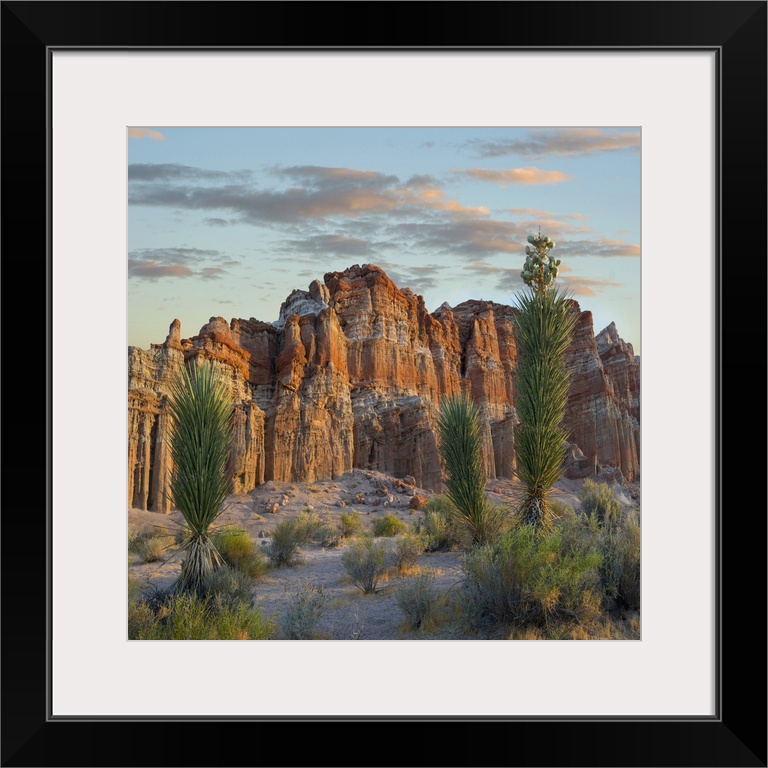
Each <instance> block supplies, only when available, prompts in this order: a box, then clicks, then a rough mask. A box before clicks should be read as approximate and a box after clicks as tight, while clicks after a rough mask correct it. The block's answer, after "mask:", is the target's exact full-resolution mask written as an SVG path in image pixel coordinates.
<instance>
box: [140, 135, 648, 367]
mask: <svg viewBox="0 0 768 768" xmlns="http://www.w3.org/2000/svg"><path fill="white" fill-rule="evenodd" d="M539 228H541V232H542V233H543V234H546V235H549V236H550V237H551V238H552V239H553V240H555V241H556V243H557V247H556V248H555V251H554V255H555V256H556V257H557V258H559V259H561V261H562V264H561V267H560V276H559V279H558V282H559V283H560V285H561V286H562V287H564V288H566V289H568V290H569V291H570V292H571V293H572V295H573V297H574V298H575V299H576V300H577V301H578V302H579V304H580V305H581V308H582V309H588V310H590V311H591V312H592V313H593V315H594V324H595V332H598V331H600V330H601V329H602V328H604V327H605V326H607V325H608V324H609V323H610V322H612V321H613V322H615V323H616V326H617V328H618V330H619V334H620V335H621V336H622V338H624V339H625V341H628V342H630V343H631V344H632V345H633V347H634V350H635V353H636V354H640V129H639V128H636V129H632V128H615V129H614V128H610V127H583V126H582V127H577V128H547V127H543V128H530V127H527V128H442V127H437V128H197V127H194V128H177V127H163V126H147V127H134V128H129V129H128V345H129V346H139V347H142V348H144V349H147V348H149V345H150V343H160V342H162V341H164V340H165V337H166V335H167V333H168V326H169V325H170V324H171V322H172V321H173V320H174V319H175V318H178V319H179V320H180V321H181V334H182V336H183V337H189V336H193V335H195V334H197V332H198V331H199V330H200V328H201V327H202V326H203V325H204V324H205V323H206V322H208V319H209V318H210V317H214V316H221V317H224V318H226V319H227V320H231V319H232V318H235V317H238V318H251V317H253V318H256V319H257V320H262V321H265V322H272V321H274V320H276V319H277V317H278V315H279V311H280V305H281V303H282V302H283V301H284V300H285V298H286V297H287V296H288V294H289V293H290V292H291V291H292V290H293V289H294V288H301V289H304V290H306V289H307V287H308V285H309V283H310V282H311V281H312V280H314V279H320V280H322V278H323V275H324V274H325V273H326V272H332V271H342V270H344V269H346V268H347V267H349V266H351V265H353V264H366V263H371V264H378V265H380V266H381V267H382V268H383V269H385V271H386V272H387V273H388V274H389V276H390V277H391V278H392V279H393V280H394V282H395V284H396V285H398V286H399V287H401V288H405V287H408V288H411V289H412V290H413V291H414V292H416V293H419V294H421V295H423V296H424V300H425V303H426V306H427V309H428V310H429V311H434V310H435V309H437V308H438V307H439V306H440V304H442V303H443V302H444V301H447V302H448V303H449V304H451V305H453V306H455V305H456V304H459V303H460V302H462V301H464V300H466V299H485V300H492V301H497V302H500V303H504V304H512V303H514V296H515V294H516V293H517V292H518V291H521V290H523V289H524V288H525V286H524V284H523V283H522V281H521V279H520V270H521V268H522V266H523V263H524V261H525V245H526V237H527V236H528V235H529V234H534V233H537V232H538V231H539Z"/></svg>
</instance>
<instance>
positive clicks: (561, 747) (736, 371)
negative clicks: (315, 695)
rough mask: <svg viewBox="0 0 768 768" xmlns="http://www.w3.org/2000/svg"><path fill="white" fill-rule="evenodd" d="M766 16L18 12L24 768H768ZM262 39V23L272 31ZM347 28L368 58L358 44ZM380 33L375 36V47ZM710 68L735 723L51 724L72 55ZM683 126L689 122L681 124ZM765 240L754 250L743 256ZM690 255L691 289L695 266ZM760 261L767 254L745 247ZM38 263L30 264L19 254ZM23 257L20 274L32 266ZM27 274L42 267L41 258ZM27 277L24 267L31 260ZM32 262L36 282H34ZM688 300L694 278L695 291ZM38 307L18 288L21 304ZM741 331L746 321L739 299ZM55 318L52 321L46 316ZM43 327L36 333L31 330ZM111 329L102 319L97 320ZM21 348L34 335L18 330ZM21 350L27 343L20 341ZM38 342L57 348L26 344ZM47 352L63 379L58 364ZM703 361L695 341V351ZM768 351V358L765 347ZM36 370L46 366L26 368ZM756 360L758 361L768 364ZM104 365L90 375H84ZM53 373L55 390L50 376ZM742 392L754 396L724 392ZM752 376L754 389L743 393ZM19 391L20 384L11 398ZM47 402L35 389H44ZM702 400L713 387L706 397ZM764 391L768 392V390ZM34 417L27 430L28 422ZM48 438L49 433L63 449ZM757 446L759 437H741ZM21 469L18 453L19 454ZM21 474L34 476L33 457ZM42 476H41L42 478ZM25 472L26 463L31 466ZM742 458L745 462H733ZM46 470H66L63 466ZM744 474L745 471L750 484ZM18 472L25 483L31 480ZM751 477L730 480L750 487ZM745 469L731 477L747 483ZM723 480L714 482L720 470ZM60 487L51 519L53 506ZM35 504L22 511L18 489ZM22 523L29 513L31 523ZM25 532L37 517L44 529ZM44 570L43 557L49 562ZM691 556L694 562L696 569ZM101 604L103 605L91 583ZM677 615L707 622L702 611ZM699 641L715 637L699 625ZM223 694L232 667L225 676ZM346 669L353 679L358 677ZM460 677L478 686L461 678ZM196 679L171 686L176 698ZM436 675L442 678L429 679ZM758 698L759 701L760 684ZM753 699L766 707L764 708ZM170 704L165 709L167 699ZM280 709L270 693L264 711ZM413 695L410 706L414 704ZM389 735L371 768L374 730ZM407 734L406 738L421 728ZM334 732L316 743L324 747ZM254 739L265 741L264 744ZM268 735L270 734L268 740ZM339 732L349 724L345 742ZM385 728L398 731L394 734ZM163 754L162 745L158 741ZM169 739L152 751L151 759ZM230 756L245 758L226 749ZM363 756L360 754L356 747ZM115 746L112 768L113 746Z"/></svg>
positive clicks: (12, 31)
mask: <svg viewBox="0 0 768 768" xmlns="http://www.w3.org/2000/svg"><path fill="white" fill-rule="evenodd" d="M767 6H768V4H767V3H766V2H739V1H735V2H717V1H713V2H706V1H704V2H698V1H694V0H692V1H690V2H579V1H578V0H576V1H574V2H475V3H462V2H457V3H440V4H438V3H418V2H413V3H392V2H390V3H384V2H372V3H346V4H344V6H340V5H337V4H332V3H322V2H317V3H293V2H283V3H272V2H259V3H250V2H217V3H210V2H3V3H2V16H1V22H2V64H3V67H2V104H3V112H2V114H3V123H2V148H3V150H4V151H3V163H2V191H3V193H4V194H3V224H4V225H5V226H4V242H5V245H6V250H5V256H6V261H5V266H6V267H7V268H10V276H9V275H7V277H8V278H9V281H10V284H11V287H12V288H13V287H14V286H15V285H17V280H18V278H17V277H16V275H17V274H20V272H17V271H16V270H21V271H23V274H24V276H25V277H28V276H29V274H30V270H31V269H34V270H37V272H36V273H35V277H36V278H37V280H38V283H37V285H38V286H45V289H44V301H45V306H44V307H43V306H37V305H36V306H35V308H34V309H32V310H30V311H27V312H26V313H22V314H21V315H16V314H13V315H12V314H11V313H8V314H9V317H8V318H7V321H8V322H7V323H6V338H7V340H10V341H11V344H10V345H7V346H6V349H9V348H10V350H11V361H13V358H14V357H15V356H16V354H19V355H21V356H24V355H26V354H30V352H31V353H32V354H33V355H35V356H36V357H37V360H38V362H37V363H36V365H35V366H34V372H33V373H31V374H30V372H29V369H28V368H27V369H26V374H22V373H19V374H18V375H19V376H20V377H22V381H21V384H22V386H21V387H19V388H18V389H17V388H16V387H14V386H13V384H14V383H15V381H14V379H15V376H16V375H17V374H15V373H14V370H13V369H14V365H13V362H11V366H10V368H11V373H10V376H7V377H6V392H7V393H9V395H8V399H9V400H10V398H11V397H12V398H13V405H12V407H11V415H12V417H14V418H15V416H14V414H15V412H16V409H17V408H18V406H19V405H20V404H21V405H22V407H23V408H25V409H27V408H28V412H30V413H31V412H36V413H37V414H38V423H39V422H40V421H44V425H43V426H42V427H41V429H40V431H38V430H37V429H31V428H30V427H29V425H28V423H27V422H24V429H22V430H21V431H22V432H23V433H24V434H20V435H18V436H17V432H18V431H19V430H17V429H16V426H15V425H16V422H15V421H13V418H12V419H11V420H10V421H11V425H10V426H9V429H8V433H7V434H8V436H9V438H11V439H9V441H8V445H7V447H9V448H10V450H9V451H6V460H7V461H8V462H9V463H10V465H11V466H12V467H13V469H12V470H11V471H9V472H6V483H5V488H4V491H5V492H4V496H5V500H6V504H5V511H6V513H7V514H6V515H4V516H3V520H2V533H3V536H2V567H3V576H4V577H5V578H3V583H2V618H3V634H2V640H3V642H2V665H3V667H2V681H1V684H2V755H1V757H2V765H3V766H70V765H71V766H107V765H109V766H112V765H114V766H118V765H126V766H140V765H166V766H169V765H183V766H213V765H227V766H240V765H292V766H297V765H306V766H312V765H336V766H342V765H370V766H373V765H429V766H432V765H434V766H438V765H443V766H448V765H458V766H512V765H527V766H631V765H638V766H765V765H766V764H767V763H766V759H767V757H766V753H767V750H766V741H767V740H766V721H767V710H766V664H765V662H766V617H765V607H766V568H765V566H766V515H765V511H764V510H765V504H764V498H763V489H762V485H763V483H762V479H763V474H762V467H764V466H765V464H764V463H762V462H760V461H758V459H759V458H761V457H758V456H755V453H754V448H752V447H747V445H746V443H745V438H744V437H743V436H742V435H743V432H744V430H748V432H747V434H748V435H751V439H752V440H755V439H756V440H757V442H758V444H760V445H762V444H763V442H762V434H759V435H757V436H756V437H755V436H754V435H753V434H752V433H753V429H749V428H750V427H752V426H753V424H755V423H760V424H761V425H762V424H765V420H764V419H763V420H761V419H759V418H758V417H759V416H764V413H763V411H762V410H761V409H762V408H764V401H765V398H764V378H763V376H762V375H758V374H757V371H758V370H759V371H760V372H761V374H762V371H763V370H764V344H763V348H762V349H761V348H759V344H758V342H764V335H763V332H762V330H760V329H765V327H766V326H765V320H766V307H765V292H766V272H765V267H766V263H765V262H766V255H765V235H766V226H765V225H766V156H765V152H766V62H767V58H766V19H767V16H766V9H767ZM254 14H256V16H257V17H258V18H259V19H260V20H261V23H259V24H254V23H253V20H252V19H253V16H254ZM340 15H343V17H344V20H345V24H346V25H347V26H346V27H345V28H347V29H352V30H356V32H355V36H357V35H358V34H359V35H360V36H362V37H363V38H367V42H366V43H360V42H356V43H355V44H354V45H343V44H338V45H337V39H338V35H339V30H340V27H339V26H338V23H334V24H332V23H331V22H330V21H329V19H330V20H333V19H336V21H337V22H338V18H339V17H340ZM366 33H367V34H366ZM537 38H542V39H543V38H545V39H546V48H547V49H556V48H558V47H562V48H591V49H606V50H610V49H626V48H638V49H681V50H682V49H690V48H705V49H709V50H713V51H716V52H717V56H718V63H719V87H720V94H719V105H718V111H719V126H718V133H719V137H718V138H719V149H720V156H719V158H718V167H719V179H718V185H717V186H718V193H719V205H720V209H721V218H720V221H718V222H717V233H716V242H717V250H718V253H717V265H718V276H717V278H718V302H717V306H716V323H717V328H718V329H719V334H718V339H717V340H716V343H717V350H716V360H717V381H716V391H717V404H718V405H717V411H718V412H717V414H716V417H715V422H716V427H717V432H718V434H717V446H718V455H717V463H716V466H717V470H718V472H719V477H718V478H717V483H716V485H717V498H716V506H717V521H718V531H717V537H718V558H717V562H716V569H715V570H716V580H717V582H716V583H717V601H718V605H717V623H718V627H719V632H718V637H717V639H716V645H717V658H718V669H717V678H718V690H717V703H716V711H717V714H716V716H715V717H713V718H695V719H692V718H685V717H674V718H669V719H665V718H648V719H629V718H622V717H615V718H611V717H607V718H580V717H571V718H569V717H564V718H531V719H526V718H523V719H511V718H487V719H483V718H470V717H468V718H410V717H402V718H398V717H392V718H383V717H382V718H370V717H365V716H360V717H348V718H330V717H328V718H325V717H307V718H292V719H287V718H274V719H270V718H259V722H254V721H253V720H251V719H248V718H232V719H225V718H207V719H205V724H204V725H201V724H200V719H199V718H198V719H194V718H193V719H190V720H185V719H183V718H151V717H138V718H135V719H129V718H121V719H111V718H106V717H95V718H93V719H89V720H83V719H74V718H73V719H66V718H57V719H51V717H50V710H49V706H50V701H49V693H50V691H49V687H48V685H49V684H48V673H49V671H50V663H51V656H50V647H49V643H48V637H49V626H50V618H51V616H50V594H51V589H52V587H53V585H52V584H51V583H50V576H49V573H50V572H49V570H48V569H47V568H46V567H45V563H44V562H43V560H44V558H43V556H42V552H41V551H40V547H41V545H40V544H39V543H37V542H41V541H43V540H45V541H46V553H45V554H46V558H45V561H46V563H50V562H51V556H52V551H51V541H50V524H51V486H50V484H51V462H52V450H51V419H50V409H51V386H52V377H51V363H52V360H51V337H52V333H53V332H54V331H55V332H57V333H67V332H68V331H67V329H60V328H57V329H53V328H52V325H51V319H50V317H51V316H50V307H51V301H52V296H51V282H50V272H51V266H52V265H51V256H50V254H51V248H50V245H51V240H50V237H51V234H50V223H51V222H50V208H51V197H50V195H51V192H50V178H49V170H50V166H49V161H50V135H49V128H50V102H49V97H50V82H49V75H50V55H51V52H52V51H53V50H55V49H57V48H83V49H87V48H92V49H120V48H144V47H147V48H149V47H156V48H160V49H162V48H179V47H183V48H194V49H198V50H201V51H204V50H207V49H212V48H220V47H245V48H254V47H255V48H311V49H315V48H326V47H331V46H334V47H338V48H339V49H346V50H353V49H358V48H378V47H383V48H388V49H398V48H402V49H436V48H441V49H451V50H454V49H455V50H460V49H467V50H469V49H476V48H499V49H512V48H514V49H518V48H519V49H522V48H529V47H533V48H537V47H544V46H539V45H538V41H537ZM671 119H673V116H671ZM743 239H749V240H750V241H751V242H750V243H749V244H748V246H744V245H742V243H740V240H743ZM676 248H677V246H676V244H670V249H671V254H670V259H672V260H673V263H674V265H675V268H676V269H677V268H679V269H680V270H681V272H683V273H684V270H685V269H686V268H694V265H693V264H691V263H690V262H691V261H692V260H695V255H688V254H681V253H679V252H678V251H677V250H676ZM745 248H747V249H748V253H745V252H744V249H745ZM17 249H19V250H17ZM17 253H18V256H17V257H16V258H14V256H15V255H16V254H17ZM22 254H23V255H22ZM19 257H20V258H19ZM17 260H18V264H17V265H16V266H15V267H14V266H13V264H14V262H15V261H17ZM680 279H681V282H683V283H684V276H681V278H680ZM13 290H14V293H16V290H15V288H13ZM729 296H730V297H731V298H734V297H735V299H736V301H735V302H733V301H729V307H730V311H729V312H726V311H725V298H726V297H729ZM41 303H42V301H41ZM25 316H30V317H31V316H34V317H36V318H38V319H39V321H40V322H42V318H43V317H45V318H46V320H45V328H44V329H40V331H38V333H36V334H30V333H29V330H28V326H26V327H25V328H24V330H23V333H21V331H20V330H19V328H18V326H15V325H11V326H10V329H9V323H10V320H11V317H15V318H16V319H17V321H18V318H19V317H22V318H23V317H25ZM95 321H97V320H96V319H95ZM14 328H15V329H16V332H14V330H13V329H14ZM17 332H18V333H19V334H20V335H17ZM33 338H34V339H35V341H34V344H35V347H34V348H32V347H31V346H26V345H24V344H19V346H18V347H17V346H16V343H14V339H15V340H16V342H17V343H18V342H20V341H21V340H23V339H26V340H27V342H30V341H31V340H32V339H33ZM43 339H45V349H46V353H45V365H43V364H41V363H40V362H39V361H40V358H41V357H42V352H41V349H42V348H43ZM677 341H678V343H684V340H677ZM756 347H757V348H756ZM25 350H26V351H25ZM755 360H757V361H758V363H755ZM84 365H86V363H85V362H84ZM43 368H45V370H43ZM725 370H728V371H731V372H732V375H731V378H730V380H731V382H732V384H733V382H734V381H736V380H738V381H739V390H738V392H737V391H736V389H735V388H734V387H733V386H732V385H731V386H730V387H729V388H728V389H727V390H724V388H723V378H724V377H723V375H722V373H723V371H725ZM735 376H738V379H736V378H734V377H735ZM9 379H10V381H9ZM33 384H34V386H32V385H33ZM693 385H695V383H691V386H693ZM760 385H763V386H760ZM22 418H23V416H22ZM43 429H44V430H45V433H44V434H43ZM737 430H739V434H738V435H737ZM9 453H10V454H11V455H10V456H9ZM17 457H18V458H17ZM33 457H34V458H33ZM14 459H15V461H14ZM726 459H728V461H726ZM41 464H44V467H42V466H41ZM737 464H738V472H739V474H737V470H736V468H735V467H736V466H737ZM14 465H15V466H14ZM729 468H730V469H729ZM726 469H729V471H728V472H727V473H726ZM704 471H706V470H704ZM43 475H44V476H45V479H46V492H45V503H43V501H42V499H41V498H40V492H39V491H38V490H37V489H38V488H39V487H40V486H41V485H42V483H41V480H40V478H41V477H43ZM17 490H18V491H20V493H19V494H18V497H17V498H16V499H13V503H11V502H10V501H9V498H13V497H14V495H16V494H14V491H17ZM17 504H18V505H21V507H20V509H21V511H20V512H19V513H17V512H16V511H15V508H16V506H17ZM22 513H23V514H22ZM32 541H34V542H36V543H35V544H34V547H35V550H34V551H33V552H30V546H31V544H30V543H31V542H32ZM683 559H684V553H681V562H682V560H683ZM83 592H84V594H83V599H87V585H83ZM670 599H674V600H677V601H679V602H680V610H681V611H685V595H679V594H675V592H674V585H670ZM690 619H691V621H695V620H696V617H695V616H691V617H690ZM208 672H209V673H210V674H215V669H213V668H212V669H211V670H209V671H208ZM351 672H352V671H350V670H346V671H339V672H337V674H343V673H351ZM457 673H458V674H471V670H460V671H458V672H457ZM173 675H174V671H173V670H171V671H169V681H168V684H170V685H173ZM428 677H429V675H428V674H425V679H428ZM745 684H746V685H745ZM745 688H746V690H747V691H749V695H747V696H745V695H744V690H745ZM158 695H161V694H158ZM255 695H259V696H268V695H269V694H268V691H262V692H255ZM405 695H407V694H405ZM376 724H381V727H380V728H379V729H378V730H377V731H376V732H375V733H370V740H368V741H366V738H365V736H367V735H368V734H366V735H365V736H364V737H363V741H364V744H365V745H366V746H364V747H363V750H362V751H358V749H356V748H355V747H353V746H352V744H353V743H356V741H357V740H358V739H359V738H360V733H361V731H360V728H361V726H365V727H366V728H370V726H372V725H376ZM405 724H407V725H408V726H409V727H407V728H406V730H404V731H403V730H401V726H402V725H405ZM309 725H312V728H311V729H310V730H309V732H307V730H306V729H307V727H308V726H309ZM247 726H251V727H250V728H249V730H248V731H247V732H244V731H243V728H245V727H247ZM253 726H256V727H255V728H253ZM331 726H334V727H333V728H331ZM382 727H383V728H384V729H386V730H382ZM145 737H146V738H145ZM150 737H151V738H152V742H151V746H150V742H149V741H148V739H149V738H150ZM222 737H223V738H222ZM350 737H352V741H350ZM104 744H106V745H109V746H108V751H107V752H105V751H104V748H103V746H102V745H104Z"/></svg>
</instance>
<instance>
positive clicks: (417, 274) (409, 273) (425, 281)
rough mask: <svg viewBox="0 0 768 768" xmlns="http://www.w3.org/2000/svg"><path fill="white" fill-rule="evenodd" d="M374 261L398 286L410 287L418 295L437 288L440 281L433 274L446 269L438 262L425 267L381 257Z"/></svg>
mask: <svg viewBox="0 0 768 768" xmlns="http://www.w3.org/2000/svg"><path fill="white" fill-rule="evenodd" d="M372 263H373V264H374V265H375V266H377V267H381V269H383V270H384V271H385V272H386V273H387V277H389V279H390V280H392V282H393V283H394V284H395V285H396V286H397V287H398V288H400V289H401V290H402V289H403V288H409V289H410V290H412V291H413V292H414V293H415V294H418V295H423V294H425V293H426V292H427V291H429V290H431V289H432V288H436V287H437V286H438V284H439V283H438V281H437V280H436V279H435V278H434V277H432V275H433V274H437V273H438V272H440V271H444V269H445V268H444V267H440V266H439V265H436V264H430V265H426V266H423V267H412V266H410V265H405V264H401V263H396V262H391V261H383V260H381V259H377V260H376V261H375V262H372Z"/></svg>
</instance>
